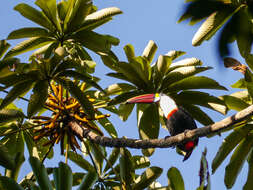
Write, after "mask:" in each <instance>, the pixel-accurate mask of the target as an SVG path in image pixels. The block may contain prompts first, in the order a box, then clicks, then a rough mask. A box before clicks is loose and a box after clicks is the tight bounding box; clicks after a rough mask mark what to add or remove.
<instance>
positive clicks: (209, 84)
mask: <svg viewBox="0 0 253 190" xmlns="http://www.w3.org/2000/svg"><path fill="white" fill-rule="evenodd" d="M188 89H217V90H227V89H226V88H225V87H224V86H221V85H220V84H219V83H218V82H216V81H215V80H213V79H210V78H208V77H204V76H191V77H188V78H185V79H182V80H180V81H178V82H175V83H173V84H172V85H170V86H169V87H168V88H166V89H165V90H164V92H176V91H180V90H188Z"/></svg>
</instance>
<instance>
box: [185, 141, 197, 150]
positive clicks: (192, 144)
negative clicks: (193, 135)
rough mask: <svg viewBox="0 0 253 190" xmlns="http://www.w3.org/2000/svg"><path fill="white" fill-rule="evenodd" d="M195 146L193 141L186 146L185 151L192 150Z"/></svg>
mask: <svg viewBox="0 0 253 190" xmlns="http://www.w3.org/2000/svg"><path fill="white" fill-rule="evenodd" d="M194 146H195V144H194V142H193V141H189V142H187V143H186V144H185V149H186V150H191V149H192V148H193V147H194Z"/></svg>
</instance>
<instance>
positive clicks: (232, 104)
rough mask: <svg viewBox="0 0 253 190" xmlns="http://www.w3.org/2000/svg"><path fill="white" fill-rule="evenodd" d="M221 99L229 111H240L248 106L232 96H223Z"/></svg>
mask: <svg viewBox="0 0 253 190" xmlns="http://www.w3.org/2000/svg"><path fill="white" fill-rule="evenodd" d="M221 98H222V99H223V100H224V102H225V104H226V105H227V107H228V108H229V109H233V110H236V111H241V110H243V109H245V108H247V107H248V106H250V105H249V104H247V103H246V102H245V101H243V100H241V99H239V98H236V97H234V96H229V95H225V96H222V97H221Z"/></svg>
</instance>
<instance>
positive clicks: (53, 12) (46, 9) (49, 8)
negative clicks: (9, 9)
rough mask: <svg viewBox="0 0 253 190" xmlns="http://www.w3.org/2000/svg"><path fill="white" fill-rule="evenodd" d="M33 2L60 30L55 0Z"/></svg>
mask: <svg viewBox="0 0 253 190" xmlns="http://www.w3.org/2000/svg"><path fill="white" fill-rule="evenodd" d="M35 4H36V5H38V6H39V7H40V8H41V9H42V11H43V13H44V14H45V15H46V16H47V18H48V19H49V20H50V21H51V22H52V24H53V25H54V26H55V28H56V29H57V30H58V31H59V32H61V31H62V29H61V24H60V20H59V16H58V11H57V7H56V0H47V1H45V0H36V1H35Z"/></svg>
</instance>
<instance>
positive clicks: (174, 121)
mask: <svg viewBox="0 0 253 190" xmlns="http://www.w3.org/2000/svg"><path fill="white" fill-rule="evenodd" d="M153 102H154V103H158V104H159V106H160V108H161V109H162V111H163V114H164V116H165V117H166V120H167V121H166V127H167V129H168V131H169V133H170V135H171V136H174V135H177V134H179V133H183V132H185V131H187V130H192V129H196V128H197V125H196V123H195V121H194V119H193V118H192V116H191V115H190V114H189V112H187V111H186V110H185V109H184V108H183V107H181V106H177V104H176V102H175V101H174V100H173V99H172V98H170V97H169V96H167V95H166V94H163V93H160V94H159V93H155V94H144V95H140V96H136V97H133V98H130V99H128V100H127V101H126V103H128V104H133V103H153ZM197 145H198V139H194V140H191V141H187V142H185V143H182V144H179V145H177V148H178V149H180V150H181V151H183V152H184V153H185V154H184V159H183V161H185V160H187V159H188V158H189V157H190V155H191V153H192V151H193V149H194V148H195V147H196V146H197Z"/></svg>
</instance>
